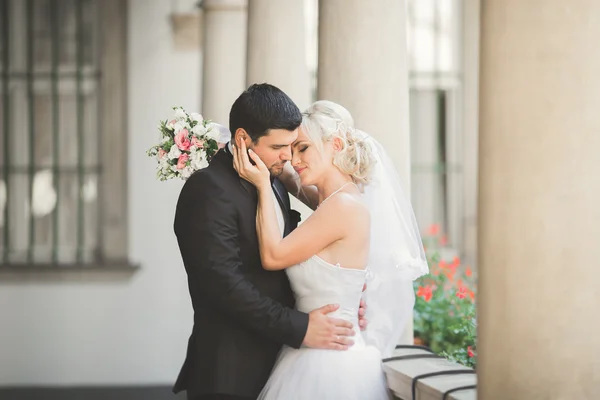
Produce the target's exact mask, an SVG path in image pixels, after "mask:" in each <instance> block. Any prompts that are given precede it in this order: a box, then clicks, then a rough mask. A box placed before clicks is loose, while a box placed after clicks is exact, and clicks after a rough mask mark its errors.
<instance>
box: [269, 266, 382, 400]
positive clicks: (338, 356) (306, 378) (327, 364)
mask: <svg viewBox="0 0 600 400" xmlns="http://www.w3.org/2000/svg"><path fill="white" fill-rule="evenodd" d="M286 272H287V274H288V277H289V279H290V282H291V285H292V289H293V291H294V295H295V297H296V308H297V309H298V310H300V311H303V312H306V313H308V312H310V311H312V310H315V309H317V308H320V307H323V306H325V305H327V304H339V305H340V308H339V309H338V310H337V311H336V312H334V313H332V314H330V315H331V316H332V317H336V318H342V319H345V320H348V321H350V322H352V323H353V324H354V327H355V330H356V335H355V336H354V337H353V340H354V345H353V346H352V347H351V348H350V349H349V350H347V351H337V350H320V349H311V348H307V347H302V348H300V349H293V348H290V347H284V348H283V349H282V351H281V353H280V355H279V358H278V360H277V363H276V364H275V367H274V369H273V371H272V372H271V376H270V377H269V381H268V382H267V384H266V386H265V387H264V389H263V390H262V392H261V393H260V395H259V397H258V399H259V400H329V399H344V400H389V399H391V398H392V397H391V395H390V393H389V391H388V389H387V384H386V380H385V375H384V374H383V369H382V364H381V358H382V357H381V353H380V352H379V350H378V349H377V348H375V347H374V346H371V345H367V344H366V343H365V340H364V339H363V337H362V334H361V332H360V329H359V327H358V308H359V304H360V299H361V295H362V289H363V285H364V283H365V281H366V276H367V271H365V270H358V269H349V268H343V267H340V266H339V264H338V265H332V264H330V263H328V262H326V261H324V260H323V259H321V258H319V257H318V256H313V257H311V258H310V259H308V260H307V261H305V262H303V263H301V264H298V265H295V266H293V267H290V268H288V269H287V270H286Z"/></svg>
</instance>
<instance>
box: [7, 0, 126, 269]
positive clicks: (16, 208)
mask: <svg viewBox="0 0 600 400" xmlns="http://www.w3.org/2000/svg"><path fill="white" fill-rule="evenodd" d="M126 4H127V2H123V1H119V0H0V132H2V135H1V139H0V265H2V267H11V268H13V267H14V268H23V267H27V266H32V265H34V266H37V267H48V268H52V267H85V266H111V265H126V261H127V215H126V206H127V204H126V187H127V186H126V185H127V182H126V176H127V171H126V167H127V165H126V143H127V135H126V114H125V112H126V107H125V104H126V67H125V56H126V47H125V44H126V8H127V7H126Z"/></svg>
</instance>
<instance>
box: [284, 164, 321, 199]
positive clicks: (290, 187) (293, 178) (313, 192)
mask: <svg viewBox="0 0 600 400" xmlns="http://www.w3.org/2000/svg"><path fill="white" fill-rule="evenodd" d="M279 180H280V181H281V182H282V183H283V184H284V186H285V188H286V189H287V191H288V192H289V193H291V194H292V196H294V197H295V198H297V199H298V200H300V201H301V202H303V203H304V204H306V205H307V206H308V207H310V209H312V210H313V211H314V210H316V209H317V205H319V192H318V191H317V188H316V186H302V185H301V184H300V177H299V176H298V174H297V173H296V171H294V168H293V167H292V166H291V165H290V164H289V163H288V164H286V165H285V167H284V168H283V174H281V176H280V177H279Z"/></svg>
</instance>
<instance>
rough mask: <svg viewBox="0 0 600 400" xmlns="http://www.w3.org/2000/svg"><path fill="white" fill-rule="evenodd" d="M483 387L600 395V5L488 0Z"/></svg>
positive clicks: (523, 394) (512, 394)
mask: <svg viewBox="0 0 600 400" xmlns="http://www.w3.org/2000/svg"><path fill="white" fill-rule="evenodd" d="M481 30H482V31H481V33H482V37H481V72H480V74H481V75H480V76H481V79H480V85H481V87H480V101H481V103H480V110H481V112H480V155H479V166H480V179H479V216H480V218H479V220H480V225H479V279H480V280H479V282H480V286H479V303H478V306H479V322H480V325H479V346H478V351H479V360H478V366H477V372H478V374H479V398H482V399H485V400H494V399H514V400H521V399H523V400H535V399H599V398H600V340H599V338H600V318H599V317H598V315H599V311H598V307H599V305H600V290H599V289H598V285H599V282H600V268H599V267H598V265H596V262H597V259H598V250H599V249H600V244H599V239H600V178H599V171H600V153H599V149H600V118H598V110H599V108H600V74H599V71H600V53H599V52H598V38H599V37H600V2H598V1H596V0H572V1H569V2H564V1H561V0H528V1H522V0H488V1H485V2H484V3H483V5H482V23H481Z"/></svg>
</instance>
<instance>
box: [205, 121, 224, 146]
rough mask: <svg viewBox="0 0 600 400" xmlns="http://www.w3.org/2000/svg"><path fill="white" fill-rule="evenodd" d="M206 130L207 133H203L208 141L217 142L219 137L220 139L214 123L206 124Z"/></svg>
mask: <svg viewBox="0 0 600 400" xmlns="http://www.w3.org/2000/svg"><path fill="white" fill-rule="evenodd" d="M206 130H207V132H206V133H205V135H206V137H208V138H209V139H213V140H215V141H218V140H219V137H221V132H219V125H217V124H215V123H212V122H211V123H210V124H208V126H207V127H206Z"/></svg>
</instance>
